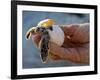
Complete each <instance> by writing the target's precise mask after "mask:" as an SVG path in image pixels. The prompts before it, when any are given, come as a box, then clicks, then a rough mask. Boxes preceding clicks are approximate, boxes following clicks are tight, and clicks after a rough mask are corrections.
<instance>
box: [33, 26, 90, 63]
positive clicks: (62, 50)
mask: <svg viewBox="0 0 100 80" xmlns="http://www.w3.org/2000/svg"><path fill="white" fill-rule="evenodd" d="M62 30H63V31H64V33H65V41H64V44H63V45H62V46H58V45H56V44H55V43H53V42H50V43H49V51H50V58H51V59H53V60H69V61H72V62H75V63H89V24H88V25H87V24H83V25H75V24H73V25H65V26H63V27H62ZM40 39H41V35H40V34H38V33H37V34H34V35H32V41H33V42H35V43H36V45H37V47H39V42H40Z"/></svg>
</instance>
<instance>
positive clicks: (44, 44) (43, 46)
mask: <svg viewBox="0 0 100 80" xmlns="http://www.w3.org/2000/svg"><path fill="white" fill-rule="evenodd" d="M49 39H50V38H49V35H48V34H43V35H42V38H41V43H40V51H41V59H42V62H43V63H46V62H47V60H48V53H49V51H48V49H49V47H48V43H49Z"/></svg>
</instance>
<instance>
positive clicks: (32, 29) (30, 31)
mask: <svg viewBox="0 0 100 80" xmlns="http://www.w3.org/2000/svg"><path fill="white" fill-rule="evenodd" d="M35 29H36V27H32V28H30V29H29V30H28V31H27V32H26V35H25V37H26V39H27V40H29V39H30V37H31V35H32V34H33V33H35Z"/></svg>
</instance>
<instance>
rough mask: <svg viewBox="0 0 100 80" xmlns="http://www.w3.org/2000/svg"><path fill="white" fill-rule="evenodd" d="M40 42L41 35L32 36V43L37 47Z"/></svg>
mask: <svg viewBox="0 0 100 80" xmlns="http://www.w3.org/2000/svg"><path fill="white" fill-rule="evenodd" d="M40 40H41V35H40V34H34V35H32V41H33V43H35V44H36V46H37V47H38V46H39V42H40Z"/></svg>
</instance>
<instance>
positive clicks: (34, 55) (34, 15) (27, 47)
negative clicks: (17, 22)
mask: <svg viewBox="0 0 100 80" xmlns="http://www.w3.org/2000/svg"><path fill="white" fill-rule="evenodd" d="M22 16H23V17H22V20H23V21H22V22H23V23H22V26H23V29H22V51H23V52H22V63H23V64H22V65H23V68H24V69H27V68H46V67H65V66H66V67H67V66H86V65H88V64H76V63H72V62H70V61H67V60H66V61H64V60H57V61H52V60H49V61H48V63H46V64H43V63H42V62H41V58H40V52H39V50H38V49H37V48H36V47H35V44H33V42H32V40H31V39H30V40H26V39H25V34H26V32H27V31H28V29H29V28H31V27H32V26H34V27H35V26H36V25H37V24H38V22H39V21H41V20H43V19H47V18H52V19H54V20H55V21H56V23H55V24H57V25H66V24H77V23H79V24H80V23H89V14H83V13H61V12H40V11H23V14H22Z"/></svg>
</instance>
